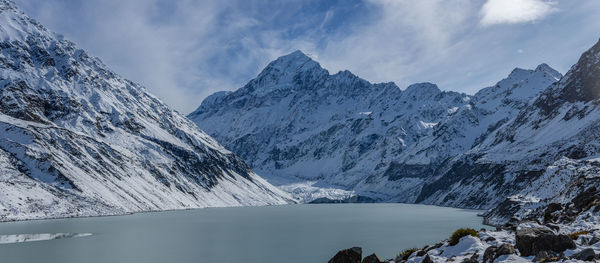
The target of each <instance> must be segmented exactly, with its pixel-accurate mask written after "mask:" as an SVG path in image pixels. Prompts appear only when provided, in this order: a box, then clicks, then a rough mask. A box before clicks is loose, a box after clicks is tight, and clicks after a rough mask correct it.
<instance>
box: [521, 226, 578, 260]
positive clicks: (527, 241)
mask: <svg viewBox="0 0 600 263" xmlns="http://www.w3.org/2000/svg"><path fill="white" fill-rule="evenodd" d="M516 240H517V244H516V247H517V249H519V252H521V256H524V257H527V256H532V255H537V254H538V253H539V252H541V251H554V252H558V253H560V252H563V251H565V250H567V249H575V248H576V245H575V242H573V240H571V238H569V236H567V235H562V234H561V235H557V234H554V232H552V231H551V230H549V229H544V228H526V229H521V230H518V231H517V233H516Z"/></svg>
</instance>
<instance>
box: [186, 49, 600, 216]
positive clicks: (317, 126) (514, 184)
mask: <svg viewBox="0 0 600 263" xmlns="http://www.w3.org/2000/svg"><path fill="white" fill-rule="evenodd" d="M599 98H600V43H599V44H596V45H595V46H594V47H593V48H591V49H590V50H589V51H587V52H586V53H584V54H583V56H582V57H581V59H580V60H579V62H578V63H577V64H576V65H574V66H573V68H572V69H571V70H569V72H568V73H567V74H566V75H565V76H562V75H561V74H560V73H559V72H557V71H556V70H554V69H552V68H551V67H549V66H548V65H546V64H541V65H539V66H538V67H537V68H535V69H533V70H525V69H519V68H517V69H515V70H513V71H512V72H511V73H510V74H509V75H508V77H506V78H505V79H503V80H501V81H499V82H498V83H497V84H496V85H494V86H492V87H487V88H484V89H481V90H480V91H479V92H477V93H476V94H475V95H472V96H471V95H466V94H462V93H457V92H444V91H441V90H440V89H438V87H437V86H436V85H434V84H430V83H420V84H414V85H411V86H409V87H408V88H406V89H404V90H401V89H400V88H399V87H398V86H396V85H395V84H393V83H380V84H372V83H369V82H368V81H366V80H363V79H361V78H359V77H357V76H355V75H353V74H352V73H350V72H349V71H341V72H338V73H336V74H333V75H331V74H330V73H329V72H328V71H327V70H325V69H323V68H322V67H321V66H320V65H319V63H317V62H315V61H314V60H312V59H311V58H309V57H308V56H306V55H304V54H303V53H302V52H300V51H296V52H293V53H291V54H289V55H286V56H283V57H280V58H278V59H277V60H275V61H273V62H271V63H270V64H269V65H268V66H267V67H266V68H265V69H264V70H263V71H262V72H261V73H260V74H259V75H258V77H256V78H255V79H253V80H251V81H250V82H248V84H246V85H245V86H244V87H242V88H240V89H238V90H236V91H233V92H217V93H215V94H213V95H211V96H209V97H208V98H206V99H205V100H204V101H203V102H202V104H201V105H200V107H199V108H198V109H197V110H196V111H194V112H193V113H191V114H190V115H189V116H188V117H189V118H190V119H191V120H193V121H194V122H196V123H197V124H198V126H199V127H200V128H202V129H204V130H205V131H206V132H208V133H209V134H210V135H211V136H213V137H215V138H216V139H217V140H218V141H219V142H221V143H222V144H223V145H224V146H225V147H226V148H228V149H231V150H232V151H233V152H235V153H236V154H238V155H239V156H241V157H242V158H244V160H246V162H248V163H249V164H250V166H251V167H252V168H253V169H254V170H255V171H256V172H257V173H258V174H259V175H261V176H264V177H265V178H266V179H267V180H268V181H269V182H271V183H273V184H275V185H277V186H279V187H280V188H281V189H283V190H285V191H287V192H289V193H291V194H292V195H294V196H295V197H297V198H299V199H301V200H302V201H304V202H311V201H314V200H317V202H327V201H332V200H344V199H348V198H351V197H353V196H354V198H353V200H355V201H356V200H359V201H367V202H368V201H375V202H409V203H424V204H436V205H445V206H454V207H468V208H479V209H488V208H492V207H494V206H495V205H497V204H499V203H501V202H503V201H504V200H505V199H506V198H507V197H509V196H512V195H515V194H519V193H521V191H524V189H526V188H527V189H531V186H532V184H537V185H540V184H543V183H544V182H541V181H540V178H543V176H547V174H548V173H549V169H553V168H552V167H554V166H553V165H554V164H555V163H556V162H564V159H568V160H569V162H575V163H579V162H589V161H590V160H594V158H598V157H600V156H599V153H600V147H599V146H600V143H599V142H600V140H599V139H600V138H599V136H600V129H599V128H600V127H598V126H599V125H600V122H599V120H600V112H599V104H600V100H599Z"/></svg>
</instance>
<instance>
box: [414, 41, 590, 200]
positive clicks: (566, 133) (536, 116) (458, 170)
mask: <svg viewBox="0 0 600 263" xmlns="http://www.w3.org/2000/svg"><path fill="white" fill-rule="evenodd" d="M599 76H600V42H598V43H597V44H596V45H595V46H594V47H592V48H591V49H590V50H588V51H586V52H585V53H584V54H583V55H582V56H581V58H580V59H579V61H578V62H577V64H575V65H574V66H573V67H572V68H571V69H570V70H569V72H567V74H566V75H565V76H564V77H563V78H561V79H560V81H558V82H556V83H554V84H552V85H551V86H549V87H548V88H547V89H545V90H544V91H542V93H541V94H540V95H539V96H538V97H536V98H535V99H534V100H533V101H531V103H529V105H528V106H527V107H525V108H524V109H523V110H522V111H520V112H519V113H518V114H517V115H516V116H515V117H514V118H512V119H511V120H509V121H508V122H506V123H505V124H503V125H502V126H500V127H499V128H498V129H496V130H494V131H493V132H491V133H490V134H489V135H488V136H487V137H486V138H485V139H483V140H482V141H481V143H479V144H478V145H476V146H475V147H473V148H472V149H471V150H469V151H468V152H467V153H466V154H465V155H464V156H462V159H461V160H459V161H457V162H456V163H455V164H454V167H452V169H450V170H449V171H448V172H447V173H445V174H444V175H442V176H441V177H440V178H438V180H437V181H435V182H433V183H431V184H430V185H427V186H426V187H425V188H424V190H423V191H422V193H421V196H420V199H419V201H424V202H426V203H439V204H442V203H443V204H449V205H459V204H464V205H467V206H468V205H469V204H470V203H494V202H497V201H496V200H497V198H499V197H502V196H507V195H509V194H514V193H515V190H514V189H525V190H524V192H516V193H518V194H519V195H522V196H528V199H539V200H545V199H549V198H550V197H549V196H548V192H551V193H552V194H555V195H559V194H563V193H561V192H560V191H557V192H553V191H550V190H548V189H547V188H548V187H543V185H544V184H545V183H547V181H546V180H539V178H540V176H546V177H548V178H549V177H556V178H573V179H575V178H577V177H581V176H584V177H587V178H595V177H597V176H598V174H597V171H598V170H597V169H592V168H589V167H592V166H593V165H594V164H595V163H597V161H598V157H600V143H599V142H600V78H599ZM563 163H568V164H570V165H560V164H563ZM571 163H573V164H571ZM556 167H561V168H560V169H556ZM578 167H583V168H578ZM467 171H470V172H467ZM473 171H479V172H478V173H474V172H473ZM581 171H586V172H585V173H587V174H585V173H584V172H581ZM593 171H595V172H593ZM549 173H550V174H552V176H548V174H549ZM552 180H555V179H552ZM565 181H566V182H568V181H570V179H565ZM577 186H578V187H579V188H584V187H585V186H586V184H581V183H579V184H578V185H577ZM532 187H534V188H533V189H537V190H536V191H533V190H531V189H532ZM562 187H565V188H564V189H567V188H566V187H567V186H566V185H564V186H562ZM456 189H461V191H460V194H459V191H458V190H456ZM571 189H572V190H570V192H572V193H575V192H577V191H575V190H574V189H575V187H572V188H571ZM579 190H581V189H579Z"/></svg>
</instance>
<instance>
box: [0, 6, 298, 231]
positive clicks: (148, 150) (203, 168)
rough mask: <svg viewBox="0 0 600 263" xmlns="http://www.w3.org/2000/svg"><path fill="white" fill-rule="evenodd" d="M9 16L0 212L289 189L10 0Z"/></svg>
mask: <svg viewBox="0 0 600 263" xmlns="http://www.w3.org/2000/svg"><path fill="white" fill-rule="evenodd" d="M0 20H1V21H2V23H0V130H1V132H0V189H2V193H3V194H2V195H0V221H3V220H16V219H34V218H46V217H62V216H79V215H85V216H90V215H103V214H120V213H127V212H136V211H149V210H162V209H182V208H194V207H206V206H234V205H265V204H282V203H286V202H287V200H289V199H288V198H287V197H286V194H285V193H283V192H281V191H280V190H278V189H276V188H274V187H273V186H271V185H270V184H268V183H266V182H265V181H264V180H263V179H262V178H260V177H258V176H257V175H256V174H255V173H254V172H252V170H251V169H250V167H249V166H248V165H246V164H245V163H244V161H243V160H242V159H240V158H239V157H237V156H236V155H235V154H233V153H231V152H229V151H228V150H226V149H225V148H223V147H222V146H221V145H219V144H218V143H217V142H216V141H215V140H214V139H213V138H211V137H210V136H208V135H207V134H206V133H204V132H203V131H201V130H200V129H198V128H197V126H196V125H195V124H194V123H192V122H191V121H189V120H187V119H186V118H185V117H184V116H182V115H180V114H179V113H177V112H176V111H174V110H173V109H171V108H169V107H168V106H167V105H165V104H164V103H163V102H161V101H160V100H159V99H157V98H156V97H154V96H152V95H150V94H149V93H148V92H147V91H146V89H145V88H144V87H142V86H140V85H138V84H136V83H133V82H131V81H129V80H126V79H124V78H122V77H121V76H119V75H117V74H115V73H114V72H112V71H111V70H110V69H109V68H108V67H107V66H106V65H104V64H103V63H102V62H101V61H100V60H99V59H98V58H95V57H92V56H90V55H88V54H87V52H85V51H84V50H81V49H80V48H78V47H77V46H76V45H75V44H73V43H72V42H69V41H67V40H64V39H63V37H62V36H58V35H56V34H54V33H52V32H50V31H48V30H47V29H46V28H44V27H43V26H42V25H40V24H39V23H37V22H36V21H34V20H32V19H31V18H29V17H28V16H26V15H25V14H23V13H22V12H21V11H19V9H18V8H17V7H16V6H15V4H14V3H12V2H11V1H8V0H0Z"/></svg>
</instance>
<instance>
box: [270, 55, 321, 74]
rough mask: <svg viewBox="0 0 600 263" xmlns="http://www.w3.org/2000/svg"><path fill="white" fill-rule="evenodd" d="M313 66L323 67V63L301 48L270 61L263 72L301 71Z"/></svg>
mask: <svg viewBox="0 0 600 263" xmlns="http://www.w3.org/2000/svg"><path fill="white" fill-rule="evenodd" d="M313 68H321V65H319V63H317V62H316V61H314V60H312V59H311V58H310V57H309V56H307V55H306V54H304V53H303V52H302V51H300V50H296V51H294V52H292V53H290V54H287V55H283V56H281V57H279V58H277V59H276V60H274V61H273V62H271V63H269V65H267V67H266V68H265V69H264V70H263V72H265V71H268V70H275V71H278V72H290V73H292V72H300V71H305V70H310V69H313Z"/></svg>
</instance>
